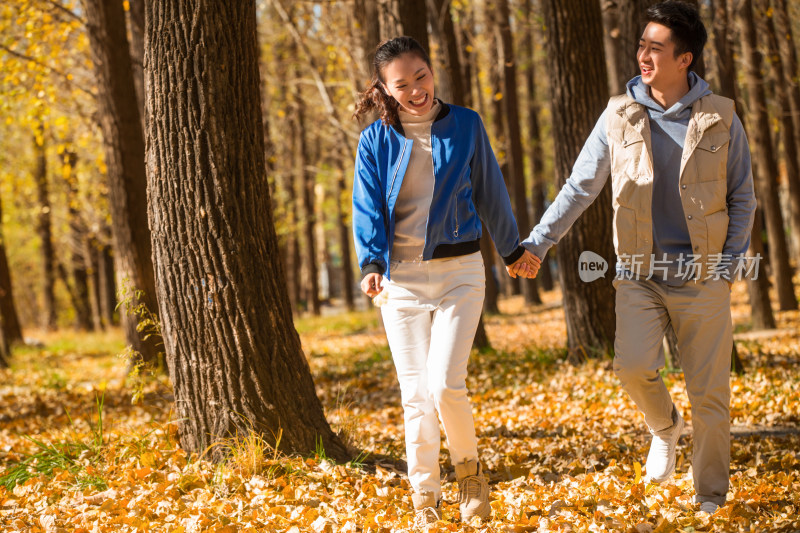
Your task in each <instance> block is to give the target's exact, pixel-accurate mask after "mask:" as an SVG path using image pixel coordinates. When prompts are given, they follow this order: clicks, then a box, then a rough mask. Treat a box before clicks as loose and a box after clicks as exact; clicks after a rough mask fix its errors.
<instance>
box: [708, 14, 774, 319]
mask: <svg viewBox="0 0 800 533" xmlns="http://www.w3.org/2000/svg"><path fill="white" fill-rule="evenodd" d="M727 4H728V2H727V0H712V2H711V12H712V15H713V19H714V50H715V52H716V54H715V55H716V58H717V72H718V73H719V85H720V94H721V95H722V96H725V97H727V98H731V99H733V100H735V101H736V112H737V113H738V114H739V117H740V118H741V117H742V116H743V114H742V113H743V109H742V105H741V102H740V101H739V99H738V97H737V96H738V93H739V91H738V89H737V86H736V65H735V64H734V62H733V48H732V46H731V37H732V35H731V34H732V33H734V32H733V31H732V30H733V28H732V27H731V26H730V24H729V17H728V5H727ZM748 253H750V255H751V256H754V255H755V254H756V253H760V254H761V255H762V256H763V255H764V243H763V242H762V240H761V213H760V212H759V213H757V214H756V217H755V223H754V225H753V230H752V231H751V233H750V250H749V252H748ZM747 288H748V293H749V296H750V317H751V320H752V322H753V327H754V328H756V329H763V328H764V327H766V326H768V325H770V324H771V325H772V327H774V325H775V318H774V316H773V314H772V307H771V305H770V301H769V280H768V279H767V276H766V274H765V273H764V271H763V270H762V272H761V275H760V276H758V277H757V278H756V279H752V278H749V279H747Z"/></svg>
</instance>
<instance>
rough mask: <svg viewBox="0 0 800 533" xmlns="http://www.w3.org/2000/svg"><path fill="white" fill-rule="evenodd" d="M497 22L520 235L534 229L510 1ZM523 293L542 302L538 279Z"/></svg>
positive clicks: (502, 1)
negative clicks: (526, 184)
mask: <svg viewBox="0 0 800 533" xmlns="http://www.w3.org/2000/svg"><path fill="white" fill-rule="evenodd" d="M497 17H498V18H497V22H498V27H499V30H500V49H501V50H502V60H503V89H504V91H503V110H504V112H505V115H506V127H507V128H508V130H507V131H508V147H509V149H510V150H509V151H510V153H509V155H510V158H511V179H510V181H511V184H512V190H511V191H510V192H511V193H512V194H511V197H512V199H513V201H514V215H515V217H516V219H517V229H518V230H519V234H520V235H527V234H528V233H529V232H530V230H531V219H530V216H529V215H528V195H527V190H528V189H527V187H525V170H524V163H523V153H522V129H521V127H520V124H519V100H518V96H517V63H516V56H515V55H514V39H513V36H512V35H511V20H510V19H511V13H510V12H509V9H508V0H497ZM520 284H521V286H522V294H523V295H524V297H525V302H526V303H528V304H540V303H542V299H541V297H540V296H539V289H538V287H537V285H536V280H535V279H533V280H529V279H521V280H520Z"/></svg>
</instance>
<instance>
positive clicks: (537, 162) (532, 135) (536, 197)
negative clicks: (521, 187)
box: [520, 0, 553, 291]
mask: <svg viewBox="0 0 800 533" xmlns="http://www.w3.org/2000/svg"><path fill="white" fill-rule="evenodd" d="M531 15H532V12H531V0H525V46H524V48H525V52H526V53H527V55H528V68H527V70H526V73H525V84H526V85H527V88H528V138H529V141H528V146H529V149H528V156H529V157H530V161H531V176H533V188H532V190H531V193H532V194H531V200H532V202H531V203H532V205H533V222H532V223H531V226H535V225H536V224H538V222H539V221H540V220H541V219H542V215H544V211H545V207H544V201H545V197H546V192H545V183H544V155H543V154H542V134H541V128H540V127H539V101H538V99H537V95H536V54H535V52H536V51H535V47H534V29H533V24H534V22H533V17H532V16H531ZM531 229H533V228H532V227H531V228H528V230H525V232H520V238H522V239H524V238H526V237H527V236H528V234H527V231H529V230H531ZM548 255H549V254H548ZM541 259H542V265H541V267H540V268H539V274H538V275H537V276H536V279H537V280H538V283H539V286H541V288H542V289H544V290H546V291H550V290H553V272H552V270H551V269H550V262H549V261H548V260H547V257H542V258H541Z"/></svg>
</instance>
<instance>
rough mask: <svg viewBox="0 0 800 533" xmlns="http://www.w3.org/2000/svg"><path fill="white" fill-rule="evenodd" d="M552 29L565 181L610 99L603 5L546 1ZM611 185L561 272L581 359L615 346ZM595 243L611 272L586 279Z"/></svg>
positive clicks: (574, 356) (573, 344) (575, 237)
mask: <svg viewBox="0 0 800 533" xmlns="http://www.w3.org/2000/svg"><path fill="white" fill-rule="evenodd" d="M542 5H543V7H544V20H545V25H546V28H547V43H548V50H547V51H548V54H547V56H548V63H549V75H550V80H551V85H550V94H551V102H552V104H551V105H552V115H553V138H554V139H555V140H556V142H555V151H556V158H555V168H556V177H557V180H558V184H559V188H560V187H561V186H563V185H564V183H565V182H566V179H567V178H568V177H569V175H570V170H571V167H572V165H573V163H574V162H575V159H576V158H577V156H578V154H579V152H580V150H581V148H582V146H583V144H584V142H585V140H586V138H587V137H588V136H589V133H590V132H591V131H592V128H593V127H594V125H595V122H596V120H597V117H599V116H600V114H601V113H602V111H603V109H604V108H605V107H606V105H607V102H608V94H607V92H606V89H607V83H606V80H607V78H606V64H605V58H604V57H603V49H602V48H601V47H598V46H597V43H600V42H602V31H603V29H602V23H601V16H600V5H599V4H598V3H597V2H584V1H582V0H542ZM612 213H613V210H612V207H611V184H610V180H609V183H607V184H606V187H605V188H604V189H603V191H602V192H601V193H600V195H599V196H598V197H597V199H596V200H595V201H594V203H593V204H592V205H591V206H590V207H589V208H588V209H587V210H586V212H585V213H583V215H582V216H581V218H580V219H579V220H578V221H577V222H576V223H575V225H574V226H573V227H572V229H571V230H570V231H569V233H568V234H567V235H566V236H565V237H564V238H563V239H562V241H561V243H560V244H559V245H558V250H557V257H558V263H559V277H560V281H561V288H562V291H563V293H564V311H565V314H566V319H567V338H568V344H569V350H570V359H571V360H572V361H580V360H582V359H583V358H585V357H591V356H593V355H598V354H602V353H607V352H610V351H611V350H612V349H613V345H614V334H615V329H616V315H615V311H614V294H615V293H614V289H613V287H612V286H611V281H612V278H613V265H614V263H615V253H614V247H613V244H612V240H611V236H612V235H613V229H612V224H611V218H612ZM585 250H592V251H594V252H595V253H597V254H599V255H601V256H602V257H603V258H605V259H606V261H608V263H609V270H610V272H609V273H608V274H607V275H606V277H604V278H601V279H599V280H596V281H593V282H592V283H584V282H583V281H581V280H580V277H579V272H578V257H579V256H580V254H581V253H582V252H583V251H585Z"/></svg>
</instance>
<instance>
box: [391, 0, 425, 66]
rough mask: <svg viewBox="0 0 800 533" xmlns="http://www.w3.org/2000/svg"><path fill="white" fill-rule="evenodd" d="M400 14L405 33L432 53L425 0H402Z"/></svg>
mask: <svg viewBox="0 0 800 533" xmlns="http://www.w3.org/2000/svg"><path fill="white" fill-rule="evenodd" d="M398 12H399V15H400V25H401V26H402V27H403V35H408V36H409V37H413V38H414V39H416V40H417V42H419V44H421V45H422V48H424V49H425V51H426V52H428V53H430V50H431V49H430V44H429V42H428V12H427V9H426V6H425V0H400V2H399V3H398Z"/></svg>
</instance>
